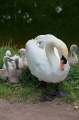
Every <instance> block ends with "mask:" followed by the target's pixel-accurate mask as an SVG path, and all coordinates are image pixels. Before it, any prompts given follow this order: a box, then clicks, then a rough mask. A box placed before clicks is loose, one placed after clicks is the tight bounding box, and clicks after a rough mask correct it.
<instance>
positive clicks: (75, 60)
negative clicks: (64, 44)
mask: <svg viewBox="0 0 79 120" xmlns="http://www.w3.org/2000/svg"><path fill="white" fill-rule="evenodd" d="M75 51H78V52H79V50H78V47H77V45H75V44H73V45H71V46H70V53H71V55H70V57H68V62H69V65H70V66H72V65H74V64H76V63H78V57H77V55H76V53H75Z"/></svg>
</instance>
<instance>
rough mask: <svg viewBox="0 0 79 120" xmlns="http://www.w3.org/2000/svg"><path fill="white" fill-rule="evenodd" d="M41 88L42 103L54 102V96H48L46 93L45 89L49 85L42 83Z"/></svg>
mask: <svg viewBox="0 0 79 120" xmlns="http://www.w3.org/2000/svg"><path fill="white" fill-rule="evenodd" d="M40 85H41V88H42V95H41V97H40V101H41V102H45V101H52V100H53V99H54V96H52V94H48V93H46V92H45V90H44V88H45V87H46V86H47V84H46V83H45V82H43V81H41V82H40Z"/></svg>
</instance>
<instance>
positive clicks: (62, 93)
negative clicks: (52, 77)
mask: <svg viewBox="0 0 79 120" xmlns="http://www.w3.org/2000/svg"><path fill="white" fill-rule="evenodd" d="M52 95H53V96H57V97H60V98H63V97H65V96H66V95H67V92H65V91H63V90H60V89H59V84H58V83H57V84H56V89H55V90H54V91H53V92H52Z"/></svg>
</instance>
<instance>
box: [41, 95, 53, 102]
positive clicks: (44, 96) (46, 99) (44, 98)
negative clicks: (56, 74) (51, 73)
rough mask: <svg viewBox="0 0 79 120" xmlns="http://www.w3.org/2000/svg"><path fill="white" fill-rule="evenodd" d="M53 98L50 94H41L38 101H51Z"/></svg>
mask: <svg viewBox="0 0 79 120" xmlns="http://www.w3.org/2000/svg"><path fill="white" fill-rule="evenodd" d="M54 97H55V96H52V94H48V93H42V95H41V97H40V101H41V102H45V101H52V100H53V99H54Z"/></svg>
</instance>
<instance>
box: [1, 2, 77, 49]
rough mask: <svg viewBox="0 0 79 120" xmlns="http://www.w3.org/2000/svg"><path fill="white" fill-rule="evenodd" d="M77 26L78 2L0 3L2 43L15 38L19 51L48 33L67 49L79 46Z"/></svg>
mask: <svg viewBox="0 0 79 120" xmlns="http://www.w3.org/2000/svg"><path fill="white" fill-rule="evenodd" d="M78 22H79V1H78V0H75V1H74V0H72V1H69V0H50V1H49V0H46V1H44V0H40V1H39V0H36V1H33V0H28V1H27V0H10V1H8V0H1V1H0V41H3V40H4V41H8V40H9V39H10V38H12V39H13V42H14V43H17V44H18V45H19V47H20V46H21V45H22V46H23V45H25V43H26V41H28V40H29V39H31V38H34V37H36V36H37V35H39V34H47V33H51V34H53V35H55V36H56V37H58V38H60V39H62V40H63V41H65V43H66V44H67V45H68V47H69V46H70V45H71V44H73V43H75V44H78V45H79V43H78V38H79V23H78ZM75 40H76V41H75Z"/></svg>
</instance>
